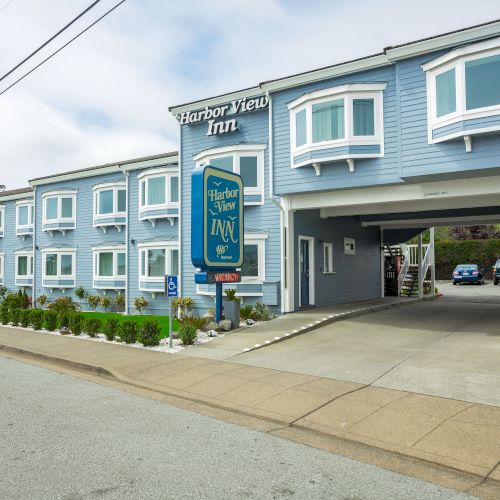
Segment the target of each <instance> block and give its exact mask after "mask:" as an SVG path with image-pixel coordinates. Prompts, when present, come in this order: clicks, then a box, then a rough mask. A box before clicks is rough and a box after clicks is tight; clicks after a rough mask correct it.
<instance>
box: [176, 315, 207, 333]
mask: <svg viewBox="0 0 500 500" xmlns="http://www.w3.org/2000/svg"><path fill="white" fill-rule="evenodd" d="M208 319H209V318H203V317H200V316H194V315H190V316H184V317H183V318H182V319H181V320H180V322H181V324H184V323H189V324H190V325H193V326H194V327H195V328H196V329H197V330H203V329H204V328H205V325H206V324H207V320H208Z"/></svg>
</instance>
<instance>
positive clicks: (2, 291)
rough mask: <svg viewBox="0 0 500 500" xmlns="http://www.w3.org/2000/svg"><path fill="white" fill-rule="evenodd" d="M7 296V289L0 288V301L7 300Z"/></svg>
mask: <svg viewBox="0 0 500 500" xmlns="http://www.w3.org/2000/svg"><path fill="white" fill-rule="evenodd" d="M6 295H7V288H6V287H5V286H0V300H2V301H3V300H5V296H6Z"/></svg>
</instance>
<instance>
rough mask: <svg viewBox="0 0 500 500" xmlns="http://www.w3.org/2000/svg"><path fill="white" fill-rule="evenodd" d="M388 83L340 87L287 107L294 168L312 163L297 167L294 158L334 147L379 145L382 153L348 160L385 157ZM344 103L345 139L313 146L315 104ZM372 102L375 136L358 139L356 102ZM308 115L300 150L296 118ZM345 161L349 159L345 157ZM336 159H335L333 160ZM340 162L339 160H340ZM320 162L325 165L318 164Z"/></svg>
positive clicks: (319, 92)
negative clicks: (354, 119)
mask: <svg viewBox="0 0 500 500" xmlns="http://www.w3.org/2000/svg"><path fill="white" fill-rule="evenodd" d="M386 86H387V84H386V83H377V84H351V85H341V86H338V87H333V88H330V89H325V90H318V91H316V92H310V93H308V94H305V95H303V96H301V97H299V98H298V99H295V100H294V101H292V102H291V103H289V104H288V109H289V111H290V152H291V165H292V168H297V167H301V166H304V165H308V164H310V163H311V161H309V160H308V161H306V162H302V163H299V164H294V162H293V158H294V157H295V156H298V155H300V154H303V153H309V152H312V151H319V150H322V149H329V148H332V147H342V146H355V145H363V146H366V145H376V146H380V153H373V154H371V153H368V154H353V155H348V157H349V158H363V157H369V158H375V157H382V156H384V97H383V91H384V90H385V88H386ZM337 99H344V132H345V136H344V137H343V138H342V139H334V140H329V141H321V142H313V131H312V107H313V105H314V104H319V103H322V102H328V101H331V100H337ZM354 99H373V101H374V135H368V136H358V135H356V136H355V135H354V123H353V100H354ZM303 110H305V111H306V143H305V144H302V145H301V146H298V147H297V146H295V144H296V115H297V113H300V112H301V111H303ZM342 158H346V157H345V156H343V157H342ZM334 159H335V158H334ZM339 159H340V157H339ZM318 161H326V160H325V159H323V160H318Z"/></svg>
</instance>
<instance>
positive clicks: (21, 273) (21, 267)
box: [16, 252, 33, 278]
mask: <svg viewBox="0 0 500 500" xmlns="http://www.w3.org/2000/svg"><path fill="white" fill-rule="evenodd" d="M32 277H33V253H31V252H30V253H19V254H16V278H32Z"/></svg>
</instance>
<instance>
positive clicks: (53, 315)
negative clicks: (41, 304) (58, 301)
mask: <svg viewBox="0 0 500 500" xmlns="http://www.w3.org/2000/svg"><path fill="white" fill-rule="evenodd" d="M44 316H45V318H44V320H45V321H44V325H45V329H46V330H48V331H49V332H53V331H54V330H57V323H58V319H59V315H58V314H57V312H56V311H50V310H49V311H45V314H44Z"/></svg>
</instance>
